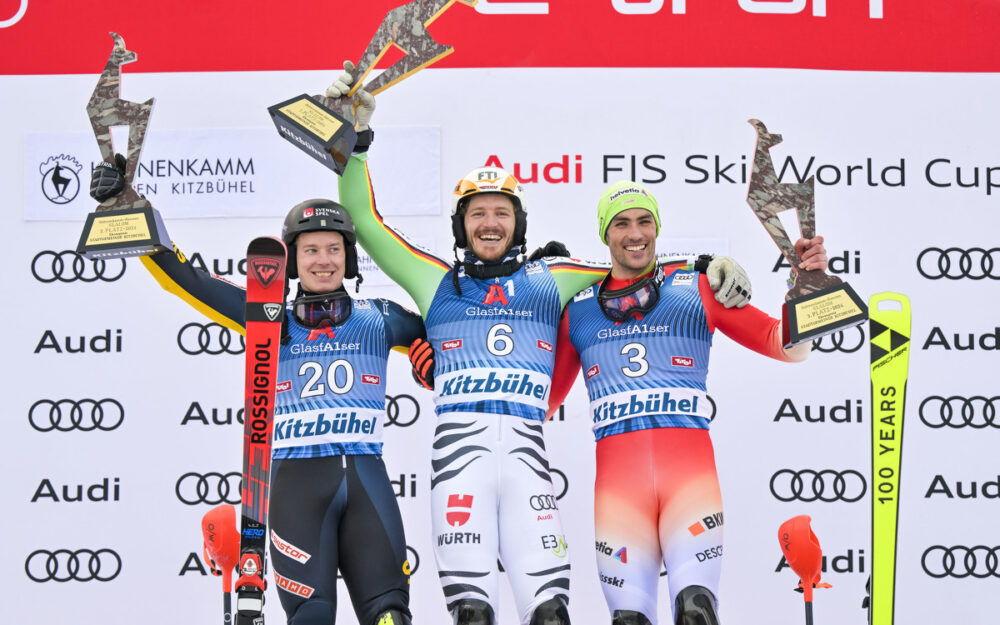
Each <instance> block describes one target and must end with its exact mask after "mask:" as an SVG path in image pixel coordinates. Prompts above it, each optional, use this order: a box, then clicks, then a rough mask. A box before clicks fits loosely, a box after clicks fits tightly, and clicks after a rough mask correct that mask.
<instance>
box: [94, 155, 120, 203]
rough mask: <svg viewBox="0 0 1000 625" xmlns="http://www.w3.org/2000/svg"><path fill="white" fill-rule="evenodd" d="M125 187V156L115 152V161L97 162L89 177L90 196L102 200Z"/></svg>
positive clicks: (116, 193)
mask: <svg viewBox="0 0 1000 625" xmlns="http://www.w3.org/2000/svg"><path fill="white" fill-rule="evenodd" d="M124 188H125V157H124V156H122V155H121V154H115V162H114V163H108V162H107V161H105V162H103V163H98V164H97V167H95V168H94V173H93V175H91V177H90V197H92V198H94V199H95V200H97V201H98V202H103V201H104V200H107V199H109V198H112V197H114V196H116V195H118V194H119V193H121V192H122V189H124Z"/></svg>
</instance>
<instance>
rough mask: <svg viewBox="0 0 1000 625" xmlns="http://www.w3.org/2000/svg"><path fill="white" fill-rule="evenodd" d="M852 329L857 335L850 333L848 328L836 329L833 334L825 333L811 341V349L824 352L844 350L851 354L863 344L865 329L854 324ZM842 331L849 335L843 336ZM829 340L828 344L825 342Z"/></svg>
mask: <svg viewBox="0 0 1000 625" xmlns="http://www.w3.org/2000/svg"><path fill="white" fill-rule="evenodd" d="M854 330H856V331H857V335H856V336H855V335H854V333H851V331H850V329H848V330H837V331H836V332H834V333H833V334H827V335H826V336H821V337H819V338H818V339H816V340H815V341H813V346H812V348H813V351H817V352H823V353H824V354H829V353H831V352H844V353H845V354H851V353H854V352H856V351H858V350H859V349H861V348H862V347H863V346H864V344H865V331H864V330H863V329H862V328H861V326H859V325H858V326H854ZM844 332H848V333H849V334H850V335H849V336H845V335H844ZM828 342H829V345H827V343H828Z"/></svg>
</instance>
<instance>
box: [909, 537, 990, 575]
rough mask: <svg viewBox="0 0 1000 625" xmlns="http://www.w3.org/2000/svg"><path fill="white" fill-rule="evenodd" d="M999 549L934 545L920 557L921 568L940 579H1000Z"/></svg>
mask: <svg viewBox="0 0 1000 625" xmlns="http://www.w3.org/2000/svg"><path fill="white" fill-rule="evenodd" d="M997 549H1000V546H998V547H987V546H985V545H976V546H975V547H965V546H962V545H955V546H953V547H944V546H942V545H934V546H933V547H928V548H927V550H926V551H924V555H922V556H921V557H920V566H922V567H923V568H924V573H927V574H928V575H930V576H931V577H936V578H938V579H940V578H942V577H956V578H958V579H962V578H965V577H975V578H978V579H985V578H987V577H990V576H992V577H1000V574H998V573H997V571H998V568H1000V567H998V561H997Z"/></svg>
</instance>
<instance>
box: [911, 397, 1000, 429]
mask: <svg viewBox="0 0 1000 625" xmlns="http://www.w3.org/2000/svg"><path fill="white" fill-rule="evenodd" d="M997 400H1000V396H996V395H994V396H993V397H983V396H982V395H973V396H972V397H961V396H959V395H952V396H950V397H942V396H940V395H931V396H930V397H928V398H927V399H925V400H924V401H922V402H920V408H919V413H920V420H921V421H923V422H924V424H926V425H927V427H931V428H943V427H945V426H948V427H950V428H956V429H957V428H963V427H966V426H968V427H970V428H972V429H977V430H979V429H983V428H986V427H994V428H1000V422H997Z"/></svg>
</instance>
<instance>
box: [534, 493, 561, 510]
mask: <svg viewBox="0 0 1000 625" xmlns="http://www.w3.org/2000/svg"><path fill="white" fill-rule="evenodd" d="M528 504H529V505H531V509H532V510H558V509H559V506H558V505H557V504H556V498H555V497H553V496H552V495H532V496H531V497H530V498H529V499H528Z"/></svg>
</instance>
